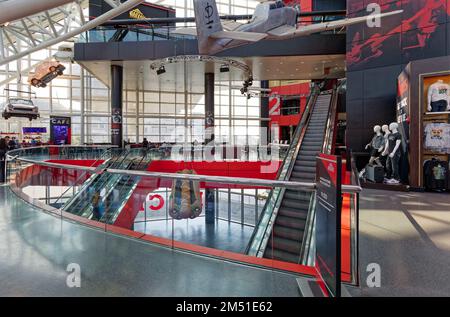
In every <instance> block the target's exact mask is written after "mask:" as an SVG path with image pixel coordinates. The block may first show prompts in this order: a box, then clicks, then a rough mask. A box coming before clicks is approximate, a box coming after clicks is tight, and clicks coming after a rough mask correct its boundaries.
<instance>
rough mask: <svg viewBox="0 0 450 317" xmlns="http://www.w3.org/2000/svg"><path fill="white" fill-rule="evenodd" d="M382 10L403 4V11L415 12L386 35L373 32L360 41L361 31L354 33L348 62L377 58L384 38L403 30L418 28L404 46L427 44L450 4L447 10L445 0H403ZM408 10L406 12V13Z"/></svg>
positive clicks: (419, 46)
mask: <svg viewBox="0 0 450 317" xmlns="http://www.w3.org/2000/svg"><path fill="white" fill-rule="evenodd" d="M360 2H362V1H359V2H354V3H353V7H355V8H356V7H361V6H360ZM413 5H420V9H419V10H410V11H408V10H405V9H406V8H407V7H408V6H413ZM381 7H382V11H384V10H386V9H389V10H391V9H398V8H403V9H404V12H416V13H415V14H414V15H413V16H411V17H409V18H407V19H405V20H403V21H401V22H400V23H399V25H397V26H396V27H394V28H393V29H391V30H390V31H389V32H387V33H386V34H384V35H381V34H379V33H377V34H374V35H372V36H371V37H370V38H368V39H367V40H366V41H364V42H362V43H359V42H360V40H361V33H360V32H358V33H356V34H355V36H354V38H353V41H352V49H351V51H349V52H347V64H348V66H352V65H356V64H361V63H366V62H368V61H371V60H374V59H377V58H378V57H380V56H382V55H383V54H384V49H385V46H384V44H385V42H386V41H387V40H388V39H389V38H391V37H392V36H393V35H394V34H399V33H404V32H407V31H410V30H414V29H417V30H418V32H417V33H415V34H414V36H415V38H409V39H408V42H411V44H409V45H408V44H406V45H403V50H412V49H417V48H423V47H425V45H426V43H427V41H428V40H429V39H430V38H431V36H432V34H433V33H434V32H435V31H436V29H437V27H438V18H439V15H442V14H445V12H446V13H447V15H449V16H450V7H449V8H447V11H446V0H422V1H420V2H418V1H417V0H403V1H397V2H394V3H391V4H386V5H382V6H381ZM404 14H405V13H404Z"/></svg>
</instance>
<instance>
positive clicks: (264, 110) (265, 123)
mask: <svg viewBox="0 0 450 317" xmlns="http://www.w3.org/2000/svg"><path fill="white" fill-rule="evenodd" d="M261 88H262V89H269V81H268V80H261ZM264 94H265V92H263V95H264ZM260 104H261V130H263V131H264V130H265V131H264V133H262V134H261V136H266V137H267V140H261V141H260V142H261V144H268V143H270V140H271V139H270V129H269V119H270V118H269V97H268V96H267V97H266V96H265V95H264V96H263V97H261V102H260Z"/></svg>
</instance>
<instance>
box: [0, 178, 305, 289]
mask: <svg viewBox="0 0 450 317" xmlns="http://www.w3.org/2000/svg"><path fill="white" fill-rule="evenodd" d="M71 263H75V264H78V265H79V266H80V269H81V288H69V287H67V285H66V280H67V278H68V275H69V273H68V272H67V271H66V270H67V267H68V265H69V264H71ZM296 277H297V276H295V275H291V274H283V273H279V272H274V271H269V270H261V269H256V268H252V267H248V266H244V265H238V264H234V263H229V262H225V261H220V260H215V259H211V258H206V257H201V256H195V255H191V254H186V253H182V252H177V251H172V250H170V249H165V248H162V247H158V246H153V245H150V244H148V243H143V242H139V241H136V240H132V239H127V238H124V237H119V236H115V235H112V234H108V233H104V232H101V231H98V230H94V229H91V228H88V227H84V226H81V225H78V224H75V223H70V222H66V221H61V220H60V219H58V218H56V217H54V216H51V215H48V214H45V213H43V212H41V211H39V210H37V209H35V208H34V207H32V206H30V205H28V204H26V203H24V202H23V201H21V200H20V199H18V198H17V197H16V196H15V195H14V194H13V193H12V192H11V191H10V189H9V188H8V187H5V186H0V285H1V287H0V296H256V297H259V296H268V297H271V296H300V294H299V291H298V287H297V282H296Z"/></svg>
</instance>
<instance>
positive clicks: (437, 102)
mask: <svg viewBox="0 0 450 317" xmlns="http://www.w3.org/2000/svg"><path fill="white" fill-rule="evenodd" d="M427 110H428V111H429V112H443V111H450V85H448V84H446V83H444V81H443V80H442V79H439V80H438V81H436V82H435V83H434V84H432V85H431V86H430V87H429V88H428V105H427Z"/></svg>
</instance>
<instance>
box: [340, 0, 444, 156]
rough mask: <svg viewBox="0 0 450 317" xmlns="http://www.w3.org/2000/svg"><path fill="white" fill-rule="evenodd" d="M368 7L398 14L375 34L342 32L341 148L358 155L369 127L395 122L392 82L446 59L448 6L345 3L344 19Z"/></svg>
mask: <svg viewBox="0 0 450 317" xmlns="http://www.w3.org/2000/svg"><path fill="white" fill-rule="evenodd" d="M373 2H375V3H381V4H382V12H389V11H393V10H398V9H403V10H404V12H403V13H401V14H399V15H397V16H392V17H388V18H386V19H383V20H382V21H381V28H369V27H367V24H365V23H363V24H359V25H355V26H351V27H349V28H348V30H347V118H348V122H347V143H348V146H349V147H350V148H352V149H353V151H362V150H363V148H364V146H365V144H367V143H368V142H369V141H370V139H371V136H372V134H373V126H374V125H376V124H388V123H390V122H393V121H396V118H395V115H396V112H395V107H396V94H397V77H398V76H399V75H400V73H401V72H402V70H403V69H404V67H405V66H406V64H408V63H409V62H410V61H412V60H418V59H424V58H431V57H437V56H445V55H450V16H449V14H448V13H450V1H448V2H449V4H447V0H347V11H348V14H349V15H350V16H352V17H353V16H362V15H367V14H368V13H367V12H366V10H365V8H366V6H367V4H369V3H373ZM447 5H448V6H449V8H447ZM442 67H443V69H449V68H450V65H442Z"/></svg>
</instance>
